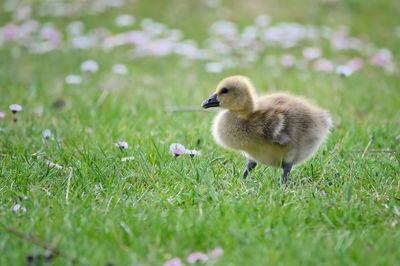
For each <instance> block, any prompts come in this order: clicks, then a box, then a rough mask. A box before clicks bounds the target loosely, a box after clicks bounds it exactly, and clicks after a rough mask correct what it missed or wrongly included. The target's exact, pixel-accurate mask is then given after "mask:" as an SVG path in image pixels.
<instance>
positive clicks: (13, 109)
mask: <svg viewBox="0 0 400 266" xmlns="http://www.w3.org/2000/svg"><path fill="white" fill-rule="evenodd" d="M10 110H11V112H13V113H14V114H15V113H16V112H20V111H22V107H21V105H19V104H11V105H10Z"/></svg>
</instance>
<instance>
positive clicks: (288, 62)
mask: <svg viewBox="0 0 400 266" xmlns="http://www.w3.org/2000/svg"><path fill="white" fill-rule="evenodd" d="M295 63H296V58H295V57H294V56H293V55H291V54H284V55H283V56H282V57H281V65H282V66H284V67H292V66H294V64H295Z"/></svg>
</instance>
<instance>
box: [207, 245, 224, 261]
mask: <svg viewBox="0 0 400 266" xmlns="http://www.w3.org/2000/svg"><path fill="white" fill-rule="evenodd" d="M223 254H224V250H223V249H222V248H221V247H216V248H214V249H213V250H212V251H211V253H210V256H211V257H212V258H214V259H218V258H219V257H221V256H222V255H223Z"/></svg>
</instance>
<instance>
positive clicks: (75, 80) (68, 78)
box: [65, 75, 82, 85]
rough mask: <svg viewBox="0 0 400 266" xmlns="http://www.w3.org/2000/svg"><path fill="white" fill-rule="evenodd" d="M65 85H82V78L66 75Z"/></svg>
mask: <svg viewBox="0 0 400 266" xmlns="http://www.w3.org/2000/svg"><path fill="white" fill-rule="evenodd" d="M65 83H67V84H73V85H76V84H80V83H82V77H81V76H78V75H68V76H66V77H65Z"/></svg>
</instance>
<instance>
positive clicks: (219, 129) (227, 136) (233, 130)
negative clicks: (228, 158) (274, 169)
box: [212, 111, 287, 166]
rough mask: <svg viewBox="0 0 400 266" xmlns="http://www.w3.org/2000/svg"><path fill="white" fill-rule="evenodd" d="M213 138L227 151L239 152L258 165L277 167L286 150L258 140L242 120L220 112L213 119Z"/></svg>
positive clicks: (225, 112)
mask: <svg viewBox="0 0 400 266" xmlns="http://www.w3.org/2000/svg"><path fill="white" fill-rule="evenodd" d="M212 131H213V136H214V138H215V140H216V142H217V143H218V144H220V145H222V146H223V147H225V148H227V149H232V150H240V151H243V152H245V153H246V155H247V157H249V158H251V159H253V160H255V161H256V162H258V163H262V164H266V165H270V166H279V165H280V163H281V162H282V160H284V157H285V155H286V152H287V151H286V148H285V147H283V146H280V145H278V144H274V143H270V142H268V141H266V140H264V139H262V138H260V137H259V136H258V135H257V134H256V133H254V132H252V131H254V129H252V128H251V127H250V125H248V123H247V122H246V121H245V120H244V119H240V118H238V117H237V116H234V115H232V114H230V113H229V112H228V111H222V112H220V113H219V114H218V115H217V116H216V117H215V119H214V123H213V128H212Z"/></svg>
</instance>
